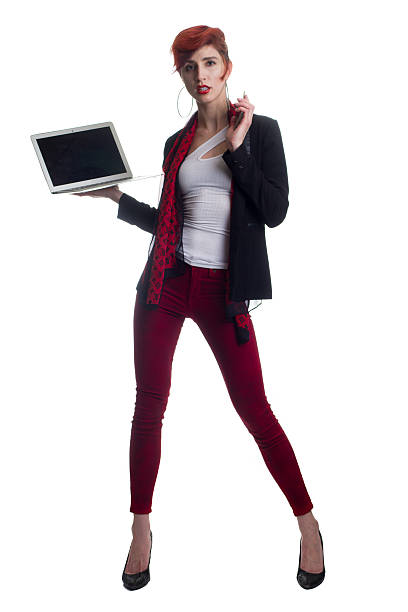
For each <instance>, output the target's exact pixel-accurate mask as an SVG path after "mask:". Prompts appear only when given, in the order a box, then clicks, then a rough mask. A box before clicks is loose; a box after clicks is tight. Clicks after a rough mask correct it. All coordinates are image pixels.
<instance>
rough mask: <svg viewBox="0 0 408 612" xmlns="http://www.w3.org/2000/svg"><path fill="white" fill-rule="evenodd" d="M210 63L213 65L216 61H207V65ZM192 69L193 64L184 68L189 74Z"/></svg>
mask: <svg viewBox="0 0 408 612" xmlns="http://www.w3.org/2000/svg"><path fill="white" fill-rule="evenodd" d="M210 63H211V64H215V61H214V60H208V61H207V64H210ZM191 67H192V66H191V64H187V65H186V66H184V70H185V71H186V72H188V71H189V69H190V68H191Z"/></svg>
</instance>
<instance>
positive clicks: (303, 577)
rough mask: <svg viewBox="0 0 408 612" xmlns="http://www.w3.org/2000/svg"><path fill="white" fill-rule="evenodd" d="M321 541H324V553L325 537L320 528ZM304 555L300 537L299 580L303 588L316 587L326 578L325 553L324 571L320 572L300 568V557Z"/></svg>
mask: <svg viewBox="0 0 408 612" xmlns="http://www.w3.org/2000/svg"><path fill="white" fill-rule="evenodd" d="M319 536H320V541H321V543H322V553H323V538H322V534H321V533H320V529H319ZM301 556H302V538H300V553H299V565H298V572H297V576H296V578H297V581H298V583H299V584H300V586H301V587H302V588H303V589H314V588H315V587H317V586H319V584H321V583H322V582H323V580H324V577H325V574H326V570H325V567H324V553H323V571H322V572H320V573H318V574H317V573H315V572H306V571H305V570H302V569H300V557H301Z"/></svg>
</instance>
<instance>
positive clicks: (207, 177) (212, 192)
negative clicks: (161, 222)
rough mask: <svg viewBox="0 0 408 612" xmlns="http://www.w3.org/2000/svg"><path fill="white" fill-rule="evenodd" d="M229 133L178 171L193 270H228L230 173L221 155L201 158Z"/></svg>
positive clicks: (200, 150) (222, 132) (187, 250)
mask: <svg viewBox="0 0 408 612" xmlns="http://www.w3.org/2000/svg"><path fill="white" fill-rule="evenodd" d="M227 129H228V126H226V127H225V128H223V129H222V130H220V131H219V132H217V133H216V134H214V136H212V137H211V138H209V139H208V140H206V141H205V142H204V143H203V144H202V145H200V146H199V147H197V149H196V150H195V151H193V152H192V153H190V154H189V155H187V157H185V158H184V161H183V163H182V164H181V166H180V168H179V174H178V180H179V186H180V191H181V196H182V200H183V207H184V225H183V253H184V259H185V261H186V262H187V263H189V264H190V265H192V266H198V267H202V268H224V269H226V268H228V259H229V235H230V216H231V170H230V169H229V168H228V166H227V164H226V163H225V161H224V160H223V159H222V155H223V154H222V153H221V154H220V155H217V156H215V157H210V158H206V159H204V158H203V157H202V156H203V155H205V154H206V153H207V152H208V151H210V150H211V149H213V148H214V147H215V146H216V145H217V144H219V143H220V142H222V141H223V140H225V134H226V131H227ZM177 252H180V249H179V250H178V251H177Z"/></svg>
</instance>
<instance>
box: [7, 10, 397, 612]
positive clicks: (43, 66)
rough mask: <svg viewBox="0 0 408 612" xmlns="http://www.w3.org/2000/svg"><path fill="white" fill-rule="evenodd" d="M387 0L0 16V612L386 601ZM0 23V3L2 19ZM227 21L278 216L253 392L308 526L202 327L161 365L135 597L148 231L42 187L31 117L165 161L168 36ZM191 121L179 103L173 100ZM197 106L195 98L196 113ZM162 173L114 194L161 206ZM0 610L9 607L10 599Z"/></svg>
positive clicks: (390, 133) (393, 165) (390, 271)
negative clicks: (283, 446)
mask: <svg viewBox="0 0 408 612" xmlns="http://www.w3.org/2000/svg"><path fill="white" fill-rule="evenodd" d="M402 8H403V3H402V2H387V3H385V2H372V1H371V2H362V1H360V2H358V1H356V0H354V1H353V2H345V1H342V2H328V1H327V0H326V1H325V2H315V1H311V2H290V1H289V2H288V0H286V1H285V2H272V3H270V2H268V3H266V2H265V3H261V2H251V3H247V2H234V3H226V4H224V5H221V3H219V2H206V3H194V4H193V3H191V2H179V3H177V5H174V3H173V4H163V5H161V4H158V3H147V4H145V5H141V4H139V3H136V2H123V1H120V0H119V1H117V2H114V3H106V2H100V1H99V2H89V1H84V0H83V1H81V2H75V1H71V2H69V3H59V2H45V1H41V0H39V1H37V2H34V3H30V4H29V3H28V2H26V3H19V4H17V5H14V7H13V8H12V9H11V8H10V5H9V7H8V8H7V9H6V11H8V12H7V13H3V27H2V40H1V57H2V69H1V72H2V85H3V88H2V89H3V93H2V103H3V112H2V128H1V129H2V147H1V149H2V206H1V237H0V238H1V258H2V283H1V284H2V301H1V308H2V312H1V374H2V384H1V417H2V418H1V444H0V448H1V460H2V468H3V469H2V472H3V473H2V494H3V495H2V499H3V501H2V505H1V509H2V518H1V553H2V554H1V563H2V567H1V574H2V589H1V598H2V599H8V600H9V601H8V602H6V603H7V608H5V609H7V610H9V611H12V610H22V609H28V608H30V609H31V608H32V607H33V606H41V609H42V610H43V611H44V612H45V611H48V610H55V609H58V610H60V611H61V612H62V611H65V610H72V609H73V608H74V607H75V608H76V609H78V608H79V609H81V610H82V609H94V610H112V609H115V610H133V609H135V606H138V608H139V609H143V610H145V611H152V610H157V609H167V608H168V607H172V606H173V607H177V609H178V610H179V611H182V610H186V611H187V610H188V611H190V610H192V609H193V610H195V611H201V610H208V608H209V607H210V606H211V607H212V608H214V609H216V610H236V611H241V610H242V611H243V610H245V611H247V610H248V609H249V607H251V608H253V609H258V610H282V609H286V610H289V609H292V608H293V609H294V606H296V607H298V608H299V609H300V607H301V609H302V610H303V611H305V610H314V611H315V610H327V609H330V610H331V611H334V610H344V608H345V606H347V607H349V608H351V609H353V610H355V609H359V608H360V607H362V606H363V605H364V606H365V607H367V608H370V609H373V608H374V609H375V608H376V607H378V609H379V608H380V607H381V608H383V606H384V605H385V604H386V603H388V604H390V605H393V604H396V603H397V602H399V600H400V598H401V597H402V596H403V582H404V579H405V574H406V571H405V569H406V568H405V563H406V562H405V557H406V544H407V542H406V538H405V534H406V517H405V510H406V504H405V503H404V502H405V500H404V496H405V494H406V477H405V465H406V455H405V454H404V452H403V447H404V444H405V437H406V426H405V417H406V410H407V393H406V371H407V360H406V354H407V348H406V347H407V340H408V338H407V325H406V312H407V307H408V304H407V291H406V279H407V273H406V262H407V248H406V244H407V241H406V236H407V189H406V143H407V120H406V109H407V96H406V91H405V90H403V87H404V84H405V83H404V81H405V78H404V75H405V73H406V53H407V49H406V47H405V48H404V42H403V41H404V39H405V40H406V22H405V21H403V19H402ZM4 18H5V19H4ZM201 24H206V25H209V26H212V27H219V28H221V30H222V31H223V32H224V33H225V36H226V40H227V44H228V47H229V53H230V57H231V60H232V62H233V65H234V66H233V71H232V74H231V77H230V79H229V81H228V87H229V93H230V97H231V100H232V101H233V102H236V98H237V96H241V95H242V92H243V90H244V89H245V91H246V92H247V94H248V97H249V99H250V101H251V102H252V103H253V104H255V113H258V114H264V115H268V116H270V117H273V118H275V119H277V120H278V122H279V126H280V128H281V133H282V138H283V143H284V148H285V154H286V161H287V166H288V175H289V186H290V193H289V202H290V204H289V211H288V215H287V217H286V219H285V221H284V223H283V224H282V225H280V226H278V227H277V228H274V229H269V228H266V236H267V245H268V253H269V259H270V269H271V277H272V287H273V299H272V300H264V302H263V304H262V306H261V307H259V308H258V309H256V310H254V311H253V312H252V313H251V314H252V319H253V323H254V325H255V329H256V333H257V339H258V346H259V352H260V356H261V363H262V368H263V373H264V383H265V389H266V394H267V397H268V400H269V402H270V403H271V407H272V409H273V411H274V413H275V415H276V416H277V417H278V419H279V421H280V423H281V425H282V427H283V428H284V430H285V432H286V434H287V436H288V438H289V440H290V441H291V443H292V445H293V448H294V450H295V454H296V456H297V458H298V461H299V464H300V467H301V471H302V474H303V477H304V479H305V483H306V486H307V488H308V491H309V493H310V496H311V498H312V501H313V503H314V509H313V513H314V516H315V517H316V518H317V520H318V521H319V526H320V530H321V533H322V535H323V540H324V547H325V548H324V550H325V564H326V579H325V581H324V582H323V584H322V585H321V586H320V587H318V588H317V589H314V590H313V591H311V592H309V593H307V592H306V591H304V590H303V589H301V588H300V586H299V585H298V584H297V582H296V571H297V565H298V555H299V541H300V532H299V529H298V524H297V520H296V518H295V517H294V516H293V513H292V510H291V508H290V506H289V505H288V503H287V501H286V498H285V497H284V496H283V494H282V492H281V491H280V489H279V488H278V486H277V485H276V483H275V482H274V481H273V479H272V477H271V475H270V473H269V472H268V470H267V468H266V466H265V464H264V462H263V459H262V457H261V454H260V452H259V450H258V447H257V446H256V443H255V441H254V440H253V439H252V437H251V436H250V435H249V433H248V432H247V430H246V429H245V427H244V426H243V423H242V422H241V420H240V419H239V417H238V415H237V414H236V412H235V410H234V407H233V406H232V404H231V401H230V399H229V396H228V393H227V390H226V387H225V384H224V381H223V379H222V376H221V372H220V370H219V369H218V365H217V363H216V361H215V359H214V357H213V355H212V353H211V350H210V348H209V346H208V345H207V343H206V342H205V340H204V338H203V336H202V335H201V332H200V331H199V329H198V327H197V326H196V325H195V324H194V323H193V322H192V321H191V320H186V322H185V324H184V328H183V330H182V333H181V336H180V340H179V344H178V346H177V349H176V354H175V358H174V363H173V377H172V387H171V392H170V397H169V402H168V406H167V410H166V413H165V418H164V421H163V435H162V459H161V465H160V470H159V475H158V479H157V482H156V488H155V493H154V497H153V512H152V514H151V515H150V521H151V527H152V531H153V548H152V560H151V565H150V570H151V582H150V583H149V584H148V586H147V587H146V588H144V589H141V590H140V591H136V592H134V593H130V592H129V591H126V590H125V589H124V588H123V586H122V581H121V573H122V570H123V567H124V563H125V560H126V555H127V553H128V550H129V546H130V542H131V523H132V516H133V515H132V514H131V513H130V511H129V505H130V490H129V472H128V450H129V439H130V428H131V419H132V415H133V408H134V401H135V390H136V386H135V380H134V370H133V337H132V318H133V308H134V300H135V297H136V290H135V287H136V282H137V280H138V278H139V276H140V274H141V272H142V270H143V266H144V263H145V261H146V257H147V250H148V245H149V242H150V239H151V235H150V234H148V233H147V232H143V231H142V230H140V229H139V228H137V227H135V226H132V225H129V224H127V223H124V222H122V221H120V220H118V219H117V218H116V214H117V204H115V203H114V202H112V201H111V200H108V199H96V198H86V197H83V198H79V197H74V196H72V195H51V194H50V192H49V190H48V187H47V184H46V182H45V180H44V177H43V175H42V171H41V168H40V166H39V163H38V160H37V157H36V155H35V152H34V149H33V146H32V144H31V140H30V134H34V133H37V132H45V131H51V130H58V129H63V128H68V127H73V126H79V125H86V124H90V123H97V122H101V121H113V122H114V124H115V127H116V129H117V132H118V135H119V138H120V140H121V142H122V144H123V147H124V150H125V151H126V155H127V158H128V161H129V163H130V166H131V168H132V170H133V173H134V174H135V175H155V174H159V173H160V172H161V163H162V154H163V146H164V142H165V140H166V138H167V137H168V136H169V135H170V134H172V133H174V132H175V131H177V130H178V129H180V128H181V127H182V126H183V125H184V123H185V122H186V121H187V119H181V118H180V117H179V115H178V113H177V108H176V101H177V95H178V92H179V90H180V89H181V87H182V81H181V79H180V77H179V75H178V74H177V73H174V74H172V71H173V58H172V56H171V55H170V53H169V49H170V46H171V44H172V42H173V40H174V38H175V36H176V35H177V34H178V33H179V32H180V30H182V29H185V28H188V27H191V26H194V25H201ZM180 108H181V112H182V114H185V115H187V112H188V110H189V108H190V98H189V96H188V94H187V93H186V91H185V90H184V91H183V92H182V94H181V96H180ZM194 110H195V107H194ZM158 187H159V179H158V178H151V179H148V180H145V181H141V182H133V183H129V185H128V187H127V188H126V189H124V190H125V191H126V192H127V193H129V194H130V195H133V196H134V197H136V198H137V199H139V200H142V201H144V202H148V203H149V204H150V205H155V206H156V205H157V203H158V202H157V192H158ZM3 607H4V606H3Z"/></svg>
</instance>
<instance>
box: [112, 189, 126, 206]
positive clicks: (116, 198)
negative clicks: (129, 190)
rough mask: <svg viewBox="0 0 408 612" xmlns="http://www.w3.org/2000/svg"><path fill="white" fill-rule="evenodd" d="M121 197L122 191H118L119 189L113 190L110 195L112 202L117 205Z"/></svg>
mask: <svg viewBox="0 0 408 612" xmlns="http://www.w3.org/2000/svg"><path fill="white" fill-rule="evenodd" d="M122 196H123V191H120V190H119V189H115V191H114V192H113V193H112V195H111V199H112V200H113V201H114V202H116V204H118V203H119V200H120V198H121V197H122Z"/></svg>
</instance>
